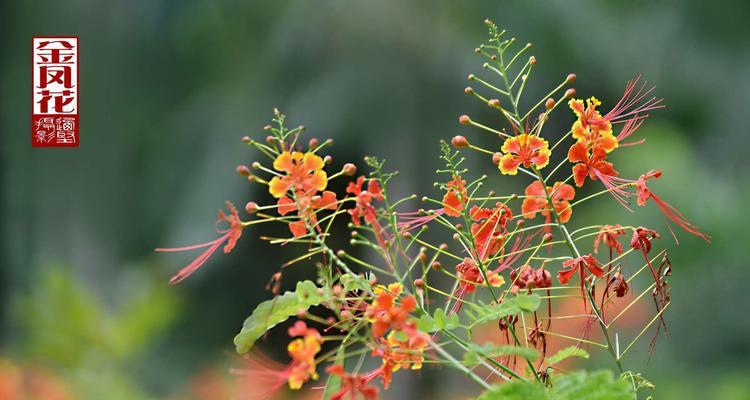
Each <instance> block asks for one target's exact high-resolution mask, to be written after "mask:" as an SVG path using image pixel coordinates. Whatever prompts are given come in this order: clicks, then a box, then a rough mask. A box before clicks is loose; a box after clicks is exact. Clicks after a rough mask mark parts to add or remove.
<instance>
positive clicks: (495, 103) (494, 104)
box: [487, 99, 500, 108]
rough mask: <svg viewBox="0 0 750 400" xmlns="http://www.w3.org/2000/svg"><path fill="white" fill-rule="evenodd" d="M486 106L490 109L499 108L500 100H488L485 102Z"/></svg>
mask: <svg viewBox="0 0 750 400" xmlns="http://www.w3.org/2000/svg"><path fill="white" fill-rule="evenodd" d="M487 105H488V106H490V107H492V108H500V100H498V99H490V100H489V101H488V102H487Z"/></svg>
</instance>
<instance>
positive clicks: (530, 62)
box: [529, 43, 536, 65]
mask: <svg viewBox="0 0 750 400" xmlns="http://www.w3.org/2000/svg"><path fill="white" fill-rule="evenodd" d="M530 44H531V43H529V45H530ZM529 64H531V65H536V57H534V56H531V57H529Z"/></svg>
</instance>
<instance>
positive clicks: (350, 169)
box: [341, 163, 357, 176]
mask: <svg viewBox="0 0 750 400" xmlns="http://www.w3.org/2000/svg"><path fill="white" fill-rule="evenodd" d="M341 171H342V172H343V173H344V175H346V176H352V175H354V174H356V173H357V166H356V165H354V164H352V163H346V164H344V167H343V168H342V169H341Z"/></svg>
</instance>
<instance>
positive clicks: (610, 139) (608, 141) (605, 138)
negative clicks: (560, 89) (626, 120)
mask: <svg viewBox="0 0 750 400" xmlns="http://www.w3.org/2000/svg"><path fill="white" fill-rule="evenodd" d="M601 104H602V103H601V102H600V101H599V100H597V98H596V97H591V98H589V99H587V100H586V107H584V105H583V100H579V99H570V101H569V102H568V105H569V106H570V108H571V109H572V110H573V112H574V113H575V115H576V116H577V117H578V119H576V121H575V122H574V123H573V128H572V132H573V138H574V139H576V140H578V142H579V143H583V144H585V145H586V147H588V148H590V147H599V148H601V149H602V150H604V151H605V152H606V153H609V152H610V151H612V150H614V149H615V148H617V146H618V145H619V143H618V141H617V138H616V137H615V136H614V134H613V133H612V123H611V122H610V120H609V119H608V118H605V117H602V115H601V114H600V113H599V111H597V110H596V107H597V106H599V105H601Z"/></svg>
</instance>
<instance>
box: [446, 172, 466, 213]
mask: <svg viewBox="0 0 750 400" xmlns="http://www.w3.org/2000/svg"><path fill="white" fill-rule="evenodd" d="M445 187H446V189H448V192H446V193H445V196H443V208H444V210H445V214H446V215H448V216H451V217H460V216H461V211H462V210H463V209H464V203H465V202H466V201H467V200H468V194H467V192H466V181H465V180H463V179H462V178H461V177H460V176H458V175H455V176H454V177H453V180H451V181H450V182H448V183H446V184H445Z"/></svg>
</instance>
